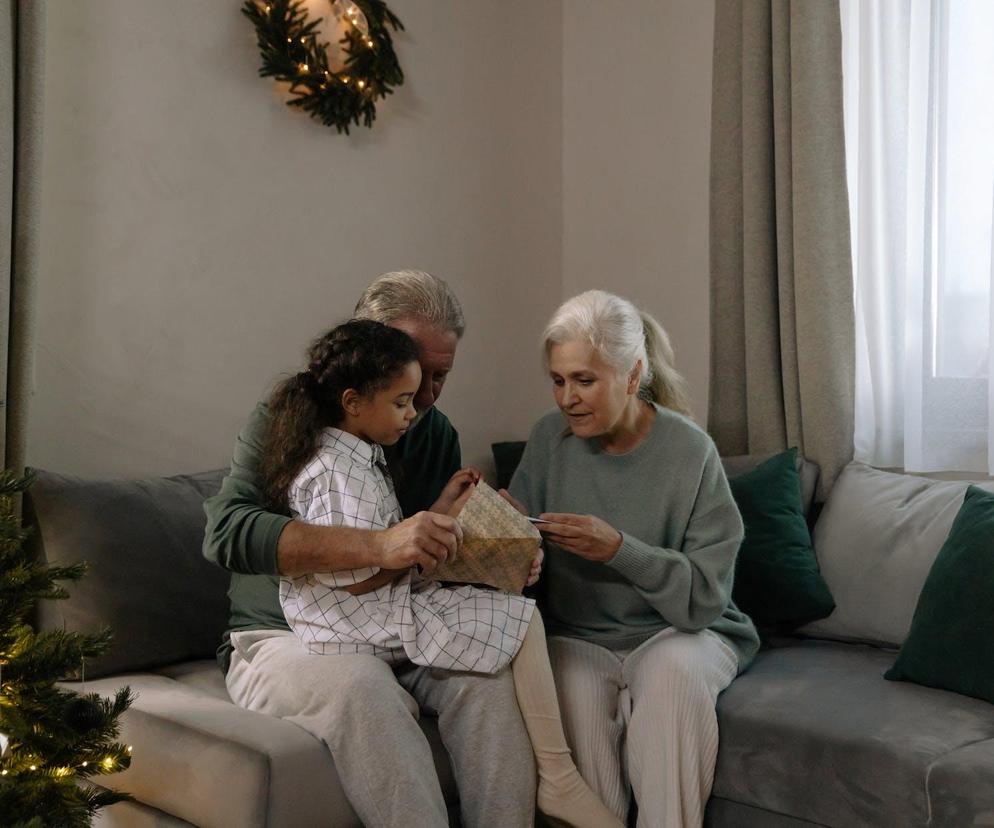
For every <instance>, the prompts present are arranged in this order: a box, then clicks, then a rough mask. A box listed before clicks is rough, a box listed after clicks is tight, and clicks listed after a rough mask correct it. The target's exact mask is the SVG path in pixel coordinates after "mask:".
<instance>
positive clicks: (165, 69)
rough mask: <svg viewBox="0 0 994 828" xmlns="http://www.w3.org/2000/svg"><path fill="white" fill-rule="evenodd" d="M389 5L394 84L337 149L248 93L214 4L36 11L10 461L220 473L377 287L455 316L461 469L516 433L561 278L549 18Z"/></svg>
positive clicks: (248, 73) (250, 59)
mask: <svg viewBox="0 0 994 828" xmlns="http://www.w3.org/2000/svg"><path fill="white" fill-rule="evenodd" d="M390 5H391V8H392V9H393V10H394V11H395V12H396V13H397V14H398V16H399V17H400V18H401V19H402V20H403V21H404V23H405V25H406V27H407V31H408V33H407V34H404V35H402V36H401V37H399V38H398V53H399V57H400V60H401V65H402V66H403V67H404V69H405V72H406V73H407V83H406V84H405V86H404V87H402V88H401V90H400V91H399V92H398V93H397V94H396V95H394V96H393V97H392V98H390V99H388V101H387V102H386V103H385V104H384V105H382V107H381V115H380V117H379V119H378V123H377V127H376V128H375V129H374V130H373V131H372V132H370V131H367V130H365V129H359V130H356V131H355V134H354V135H353V136H352V137H350V138H346V137H343V136H338V135H337V134H335V132H334V131H333V130H329V129H327V128H325V127H322V126H320V125H318V124H316V123H314V122H312V121H311V120H309V119H308V118H307V117H305V116H303V115H300V114H299V113H295V112H292V111H289V110H288V109H287V108H286V107H285V106H284V105H283V103H282V101H281V98H280V95H279V94H278V92H277V91H276V90H275V88H274V85H273V83H272V82H271V81H269V80H263V79H260V78H259V77H257V75H256V70H257V65H258V60H259V58H258V52H257V50H256V48H255V43H254V32H253V29H252V27H251V24H249V22H248V21H247V20H245V19H244V18H243V17H242V16H241V14H239V12H238V7H239V3H238V2H210V3H205V2H200V1H199V0H176V1H175V2H169V3H135V2H133V0H87V2H85V3H71V2H59V3H52V4H50V5H49V13H48V26H49V29H48V67H47V89H46V92H47V101H46V107H47V109H46V123H45V130H46V134H45V141H46V145H45V152H46V155H45V168H44V183H45V189H44V201H43V204H44V212H43V217H42V219H43V220H42V232H43V239H44V258H43V261H42V277H41V287H40V292H41V296H40V318H39V347H38V357H37V369H36V386H37V394H36V398H35V401H34V408H33V422H32V432H31V443H30V448H29V462H30V463H32V464H33V465H36V466H39V467H43V468H49V469H55V470H60V471H66V472H72V473H77V474H83V475H146V474H161V473H172V472H180V471H190V470H196V469H203V468H208V467H214V466H219V465H222V464H224V463H226V462H227V459H228V457H229V456H230V451H231V446H232V444H233V441H234V435H235V433H236V431H237V429H238V427H239V425H240V423H241V422H242V420H243V418H244V417H245V416H246V415H247V413H248V412H249V410H250V409H251V407H252V406H253V404H254V403H255V401H256V400H257V399H258V398H259V397H260V395H262V394H263V393H264V392H265V390H266V389H267V388H268V387H269V386H270V384H271V382H272V381H273V379H274V378H275V377H276V376H277V375H278V374H279V373H280V372H282V371H286V370H289V369H292V368H294V367H295V366H297V365H299V363H300V361H301V358H302V351H303V348H304V347H305V345H306V343H307V342H308V340H309V339H310V338H311V337H312V336H313V335H315V334H317V333H319V332H320V331H321V330H322V329H324V328H325V327H327V326H329V325H330V324H332V323H334V322H335V321H337V320H340V319H341V318H343V317H345V316H347V315H348V314H349V312H350V311H351V308H352V306H353V305H354V303H355V300H356V298H357V297H358V294H359V292H360V290H361V289H362V287H364V286H365V284H366V283H367V282H368V281H369V279H370V278H371V277H372V276H374V275H376V274H377V273H380V272H382V271H384V270H389V269H396V268H399V267H418V268H423V269H426V270H430V271H432V272H433V273H436V274H437V275H439V276H442V277H443V278H445V279H447V280H448V281H449V282H450V283H451V284H452V285H453V286H454V288H455V290H456V292H457V293H458V295H459V296H460V298H461V300H462V302H463V304H464V307H465V311H466V315H467V318H468V320H469V330H468V332H467V335H466V338H465V340H464V343H463V345H462V346H461V348H460V353H459V355H458V358H457V370H456V371H455V372H454V374H453V376H452V380H451V383H450V385H449V386H448V387H447V388H446V389H445V394H444V397H443V400H442V408H443V410H445V411H446V412H447V413H448V414H449V415H450V416H451V417H452V419H453V421H454V422H455V423H456V424H457V427H458V428H459V430H460V432H461V434H462V438H463V445H464V454H465V456H466V458H467V460H469V461H473V462H481V461H482V460H483V459H484V458H485V457H486V456H487V454H488V446H489V443H490V442H491V441H492V440H496V439H506V438H511V437H515V436H521V435H524V434H527V432H528V428H529V426H530V424H531V422H532V421H533V420H534V419H535V417H536V416H537V415H538V414H539V413H540V412H541V411H542V410H544V408H546V407H547V406H548V391H547V389H546V388H545V384H544V383H543V382H542V380H541V377H540V375H539V372H538V370H537V368H536V365H537V357H536V345H535V340H536V338H537V336H538V332H539V331H540V329H541V326H542V324H543V323H544V321H545V319H546V318H547V317H548V315H549V313H550V312H551V311H552V309H553V308H554V307H555V305H556V303H557V302H558V300H559V296H560V274H561V272H562V263H561V228H562V217H561V209H562V207H561V205H562V197H561V177H562V165H561V154H562V137H561V129H562V112H561V100H562V95H561V90H562V78H561V61H562V46H561V35H562V19H561V15H562V6H561V3H560V2H558V1H556V0H543V2H541V3H532V2H525V1H524V0H512V2H501V3H495V2H471V3H466V2H460V1H459V0H446V2H442V1H441V0H392V2H391V4H390ZM523 21H526V24H523Z"/></svg>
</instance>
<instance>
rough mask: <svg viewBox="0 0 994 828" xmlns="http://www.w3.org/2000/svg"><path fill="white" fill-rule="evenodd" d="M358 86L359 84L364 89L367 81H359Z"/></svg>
mask: <svg viewBox="0 0 994 828" xmlns="http://www.w3.org/2000/svg"><path fill="white" fill-rule="evenodd" d="M356 86H358V87H359V88H360V89H363V88H365V86H366V81H359V83H357V84H356Z"/></svg>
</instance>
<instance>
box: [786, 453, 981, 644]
mask: <svg viewBox="0 0 994 828" xmlns="http://www.w3.org/2000/svg"><path fill="white" fill-rule="evenodd" d="M975 485H977V486H979V487H980V488H983V489H986V490H987V491H994V482H991V481H979V482H977V483H976V484H975ZM969 486H970V483H969V482H967V481H956V482H949V481H939V480H929V479H926V478H922V477H913V476H911V475H907V474H895V473H893V472H886V471H880V470H879V469H875V468H873V467H872V466H867V465H866V464H865V463H860V462H853V463H850V464H849V465H848V466H846V468H845V469H843V471H842V474H841V475H839V478H838V480H836V481H835V485H834V486H833V487H832V492H831V494H830V495H829V497H828V501H827V502H826V503H825V508H824V509H823V510H822V513H821V516H820V517H819V518H818V523H817V524H816V525H815V531H814V545H815V555H816V556H817V558H818V566H819V568H820V569H821V574H822V577H824V579H825V582H826V583H827V584H828V588H829V590H831V592H832V597H833V598H834V599H835V611H834V612H833V613H832V614H831V615H829V616H828V617H827V618H823V619H821V620H819V621H814V622H812V623H811V624H807V625H806V626H804V627H801V628H800V629H799V630H798V632H799V633H801V634H803V635H809V636H811V637H813V638H828V639H834V640H841V641H859V642H865V643H870V644H876V645H884V646H889V647H899V646H901V644H902V643H903V642H904V639H905V638H906V637H907V635H908V630H909V629H910V627H911V619H912V616H913V615H914V613H915V607H916V606H917V604H918V596H919V594H920V593H921V590H922V586H923V585H924V583H925V579H926V577H927V576H928V573H929V570H931V568H932V564H933V563H935V559H936V556H938V554H939V550H940V549H941V548H942V545H943V543H945V540H946V536H947V535H948V534H949V529H950V528H951V527H952V524H953V519H954V518H955V517H956V513H957V512H958V511H959V509H960V507H961V506H962V505H963V497H964V495H965V494H966V490H967V488H968V487H969Z"/></svg>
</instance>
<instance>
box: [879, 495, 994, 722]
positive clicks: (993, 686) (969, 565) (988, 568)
mask: <svg viewBox="0 0 994 828" xmlns="http://www.w3.org/2000/svg"><path fill="white" fill-rule="evenodd" d="M992 640H994V494H991V493H990V492H985V491H983V490H981V489H978V488H977V487H975V486H971V487H970V488H969V489H967V491H966V498H965V499H964V501H963V506H962V507H961V508H960V510H959V513H958V514H957V515H956V519H955V520H954V521H953V528H952V529H951V530H950V531H949V537H948V538H946V542H945V543H944V544H943V545H942V549H941V550H939V555H938V557H937V558H936V559H935V563H934V564H933V565H932V569H931V571H930V572H929V573H928V578H926V580H925V586H924V587H923V588H922V593H921V597H919V599H918V606H917V608H916V609H915V615H914V619H913V620H912V622H911V632H909V633H908V637H907V639H906V640H905V642H904V646H903V647H901V652H900V653H899V654H898V657H897V661H896V662H895V663H894V666H893V667H891V668H890V670H888V671H887V676H886V677H887V678H889V679H893V680H896V681H913V682H917V683H918V684H925V685H927V686H929V687H941V688H943V689H945V690H953V691H955V692H957V693H965V694H966V695H968V696H975V697H976V698H978V699H984V700H985V701H989V702H992V703H994V648H992V647H991V642H992Z"/></svg>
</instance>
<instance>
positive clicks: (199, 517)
mask: <svg viewBox="0 0 994 828" xmlns="http://www.w3.org/2000/svg"><path fill="white" fill-rule="evenodd" d="M224 474H225V472H223V471H214V472H205V473H202V474H194V475H180V476H177V477H165V478H158V479H152V480H135V481H88V480H81V479H79V478H77V477H68V476H65V475H59V474H52V473H51V472H45V471H40V470H39V471H36V475H37V477H36V480H35V483H34V485H32V487H31V488H30V490H29V491H28V496H27V499H26V501H25V510H26V517H27V519H28V521H29V523H31V524H32V525H34V527H35V539H36V543H37V546H38V550H39V554H40V555H41V556H42V558H43V559H44V560H46V561H48V562H49V563H61V564H64V563H71V562H75V561H80V560H85V561H87V562H88V564H89V571H88V572H87V574H86V575H85V576H84V577H83V578H82V579H81V580H80V581H77V582H76V583H74V584H70V585H69V593H70V595H69V598H68V600H65V601H49V602H42V603H41V605H40V607H39V615H38V622H39V624H40V626H41V627H42V628H43V629H62V628H63V627H65V628H67V629H70V630H79V631H84V632H92V631H95V630H98V629H100V628H101V627H104V626H109V627H110V628H111V629H112V630H113V631H114V634H115V636H114V644H113V645H112V647H111V649H110V650H109V651H108V652H107V653H106V654H105V655H104V656H102V657H101V658H99V659H96V660H94V661H92V662H90V661H88V662H87V663H86V676H87V677H90V678H95V677H97V676H101V675H108V674H111V673H116V672H120V671H122V670H140V669H144V668H148V667H154V666H156V665H161V664H169V663H172V662H179V661H185V660H189V659H193V658H204V657H207V656H210V655H211V654H213V653H214V651H215V650H216V649H217V644H218V642H219V641H220V640H221V635H222V633H223V632H224V630H225V628H226V626H227V617H228V600H227V596H226V590H227V586H228V580H229V575H228V573H226V572H224V571H223V570H221V569H219V568H218V567H215V566H212V565H211V564H210V563H209V562H208V561H207V560H205V559H204V557H203V555H202V553H201V546H202V545H203V539H204V525H205V521H206V519H205V517H204V510H203V500H204V498H205V497H206V496H208V495H211V494H213V493H214V492H216V491H217V490H218V488H219V487H220V485H221V478H222V477H223V476H224Z"/></svg>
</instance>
